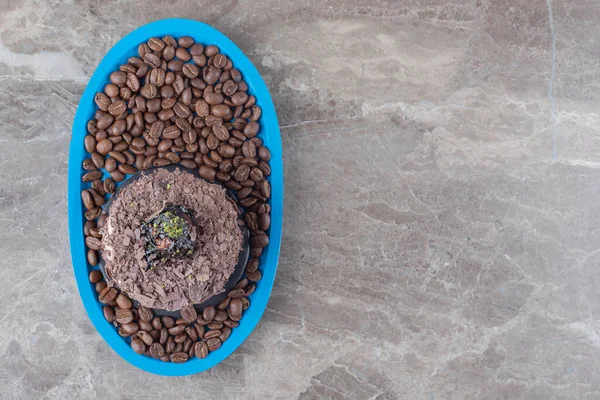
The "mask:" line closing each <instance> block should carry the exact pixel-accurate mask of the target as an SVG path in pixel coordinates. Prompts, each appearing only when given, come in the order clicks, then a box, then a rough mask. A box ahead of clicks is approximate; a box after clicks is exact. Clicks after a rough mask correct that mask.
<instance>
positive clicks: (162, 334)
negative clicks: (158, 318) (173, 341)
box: [158, 326, 169, 346]
mask: <svg viewBox="0 0 600 400" xmlns="http://www.w3.org/2000/svg"><path fill="white" fill-rule="evenodd" d="M168 338H169V331H168V330H167V328H165V327H164V326H163V327H162V328H161V329H160V336H159V337H158V341H159V343H160V344H162V345H163V346H164V345H165V344H166V343H167V339H168Z"/></svg>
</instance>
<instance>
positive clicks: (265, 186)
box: [257, 180, 271, 199]
mask: <svg viewBox="0 0 600 400" xmlns="http://www.w3.org/2000/svg"><path fill="white" fill-rule="evenodd" d="M257 185H258V190H260V193H261V194H262V195H263V196H264V197H265V198H266V199H268V198H270V197H271V184H270V183H269V181H267V180H264V181H262V182H260V183H258V184H257Z"/></svg>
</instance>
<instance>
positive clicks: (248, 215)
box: [237, 187, 256, 230]
mask: <svg viewBox="0 0 600 400" xmlns="http://www.w3.org/2000/svg"><path fill="white" fill-rule="evenodd" d="M250 193H252V188H251V187H244V188H242V189H240V190H239V191H238V193H237V197H238V199H240V200H242V199H245V198H246V197H248V196H250ZM248 218H252V219H256V216H255V215H253V213H246V224H247V225H248V227H250V225H249V224H248ZM253 226H256V224H253ZM254 229H256V228H250V230H254Z"/></svg>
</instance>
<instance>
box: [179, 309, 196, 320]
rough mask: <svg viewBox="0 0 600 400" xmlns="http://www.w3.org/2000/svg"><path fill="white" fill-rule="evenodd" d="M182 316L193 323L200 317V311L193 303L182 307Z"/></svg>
mask: <svg viewBox="0 0 600 400" xmlns="http://www.w3.org/2000/svg"><path fill="white" fill-rule="evenodd" d="M181 317H182V318H183V319H184V320H186V321H187V322H189V323H191V322H193V321H195V320H196V318H198V313H197V312H196V309H195V308H194V306H192V305H188V306H185V307H183V308H182V309H181Z"/></svg>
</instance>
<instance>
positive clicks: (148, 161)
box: [142, 155, 157, 169]
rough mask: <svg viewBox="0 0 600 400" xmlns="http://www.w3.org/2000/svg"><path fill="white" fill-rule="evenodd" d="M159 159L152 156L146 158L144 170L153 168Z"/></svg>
mask: <svg viewBox="0 0 600 400" xmlns="http://www.w3.org/2000/svg"><path fill="white" fill-rule="evenodd" d="M156 159H157V157H156V156H154V155H152V156H148V157H146V159H145V160H144V164H143V166H142V167H143V169H148V168H150V167H151V166H153V165H154V161H156Z"/></svg>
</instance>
